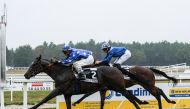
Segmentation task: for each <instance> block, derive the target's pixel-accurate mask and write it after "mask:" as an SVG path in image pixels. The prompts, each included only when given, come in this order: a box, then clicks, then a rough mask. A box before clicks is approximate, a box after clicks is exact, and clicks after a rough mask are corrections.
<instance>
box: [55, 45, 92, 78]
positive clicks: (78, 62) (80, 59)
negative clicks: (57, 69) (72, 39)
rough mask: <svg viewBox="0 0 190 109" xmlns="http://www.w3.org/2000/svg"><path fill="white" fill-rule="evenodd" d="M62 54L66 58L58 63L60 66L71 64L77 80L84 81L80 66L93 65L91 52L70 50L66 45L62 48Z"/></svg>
mask: <svg viewBox="0 0 190 109" xmlns="http://www.w3.org/2000/svg"><path fill="white" fill-rule="evenodd" d="M62 52H63V53H64V55H66V58H65V59H63V60H61V61H59V62H60V63H61V64H71V63H73V66H74V68H75V69H76V71H77V72H78V79H79V80H84V79H86V76H85V74H84V73H83V70H82V66H85V65H90V64H93V62H94V58H93V56H92V52H91V51H88V50H82V49H75V48H71V47H70V46H69V45H66V44H65V45H64V46H63V49H62Z"/></svg>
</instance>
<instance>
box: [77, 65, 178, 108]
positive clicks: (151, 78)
mask: <svg viewBox="0 0 190 109" xmlns="http://www.w3.org/2000/svg"><path fill="white" fill-rule="evenodd" d="M119 69H120V70H121V71H122V72H123V73H124V74H130V73H133V74H135V75H136V76H137V77H139V78H141V79H142V80H144V81H147V84H144V83H141V82H137V81H135V80H134V79H131V78H130V79H129V80H127V79H126V80H125V84H126V88H128V87H131V86H133V85H135V84H139V85H141V86H142V87H144V88H145V89H146V90H148V91H149V92H150V93H151V94H152V95H153V96H154V97H155V98H156V99H157V101H158V106H159V109H162V104H161V96H163V97H164V99H165V100H166V101H167V102H168V103H171V104H176V102H175V101H172V100H170V99H169V98H168V97H167V96H166V95H165V94H164V92H163V90H162V89H160V88H158V87H156V86H155V75H154V74H157V75H162V76H164V77H166V78H167V79H169V80H172V81H173V82H174V84H177V79H176V78H174V77H169V76H168V75H167V74H166V73H165V72H162V71H160V70H157V69H154V68H144V67H141V66H135V67H132V68H129V71H126V70H125V69H123V68H119ZM94 93H95V92H94ZM91 94H93V93H88V94H85V95H84V96H83V97H82V98H80V99H79V100H78V101H76V102H74V103H73V105H74V106H75V105H76V104H78V103H80V102H81V101H82V100H83V99H85V98H86V97H88V96H90V95H91Z"/></svg>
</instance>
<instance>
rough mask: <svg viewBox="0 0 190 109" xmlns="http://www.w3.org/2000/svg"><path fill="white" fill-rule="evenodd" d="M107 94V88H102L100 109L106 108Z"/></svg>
mask: <svg viewBox="0 0 190 109" xmlns="http://www.w3.org/2000/svg"><path fill="white" fill-rule="evenodd" d="M105 96H106V90H101V91H100V97H101V107H100V109H104V102H105V98H106V97H105Z"/></svg>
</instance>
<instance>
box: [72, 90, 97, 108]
mask: <svg viewBox="0 0 190 109" xmlns="http://www.w3.org/2000/svg"><path fill="white" fill-rule="evenodd" d="M95 92H97V91H95ZM95 92H92V93H88V94H85V95H84V96H82V98H80V99H79V100H77V101H76V102H74V103H73V104H72V105H73V106H76V104H79V103H80V102H82V100H84V99H85V98H86V97H88V96H90V95H92V94H94V93H95Z"/></svg>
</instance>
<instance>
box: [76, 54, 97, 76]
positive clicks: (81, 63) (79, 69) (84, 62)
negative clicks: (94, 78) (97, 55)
mask: <svg viewBox="0 0 190 109" xmlns="http://www.w3.org/2000/svg"><path fill="white" fill-rule="evenodd" d="M93 62H94V57H93V56H92V55H89V56H88V58H86V59H81V60H80V61H76V62H74V63H73V66H74V68H75V69H76V70H77V72H78V73H81V72H82V66H85V65H91V64H93Z"/></svg>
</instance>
